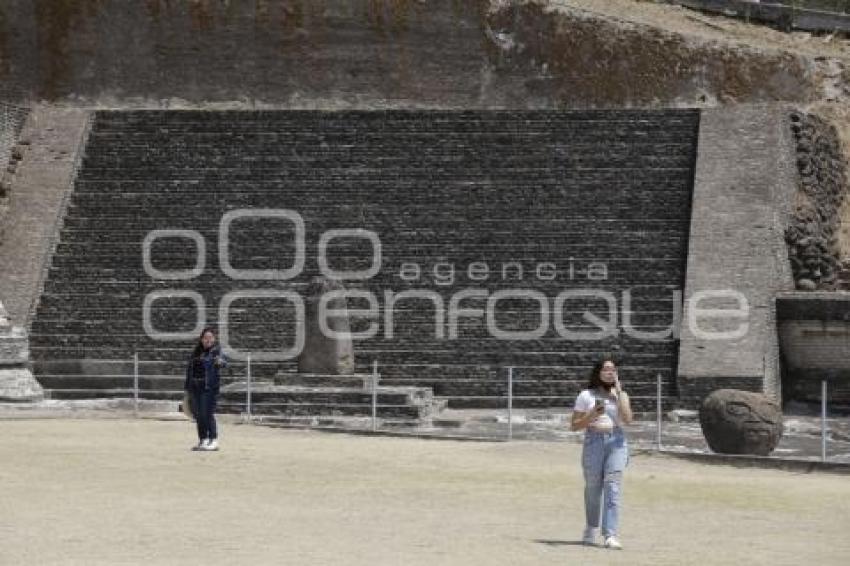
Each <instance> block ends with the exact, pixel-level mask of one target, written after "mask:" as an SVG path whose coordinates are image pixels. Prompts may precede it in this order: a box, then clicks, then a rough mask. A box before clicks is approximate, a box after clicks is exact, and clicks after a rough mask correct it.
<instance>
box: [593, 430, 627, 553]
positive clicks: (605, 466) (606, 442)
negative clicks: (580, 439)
mask: <svg viewBox="0 0 850 566" xmlns="http://www.w3.org/2000/svg"><path fill="white" fill-rule="evenodd" d="M628 461H629V447H628V444H627V442H626V437H625V435H624V434H623V429H621V428H619V427H618V428H615V429H614V430H613V432H604V433H603V432H596V431H594V430H587V431H586V432H585V434H584V448H583V450H582V454H581V465H582V468H583V469H584V511H585V517H586V520H587V527H588V528H599V519H600V511H603V510H604V512H602V513H601V515H602V536H605V537H609V536H614V535H616V534H617V525H618V523H619V520H620V507H621V492H622V485H623V470H625V469H626V465H627V464H628Z"/></svg>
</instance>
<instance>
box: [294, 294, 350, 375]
mask: <svg viewBox="0 0 850 566" xmlns="http://www.w3.org/2000/svg"><path fill="white" fill-rule="evenodd" d="M343 289H345V287H344V286H343V285H342V283H340V282H339V281H334V280H331V279H328V278H326V277H316V278H315V279H313V282H312V283H311V284H310V287H309V288H308V291H307V309H306V321H305V324H304V326H305V337H304V349H303V350H302V352H301V355H300V356H299V357H298V371H299V372H300V373H314V374H325V375H349V374H353V373H354V348H353V346H352V344H351V337H350V336H346V337H344V338H330V337H328V336H325V334H324V333H323V332H322V329H321V327H320V326H319V302H320V299H321V298H322V295H324V294H325V293H329V292H331V291H338V290H343ZM327 309H328V311H329V312H330V311H331V310H333V311H336V316H329V317H327V326H328V328H329V329H330V330H333V331H335V332H350V331H351V327H350V325H349V321H348V311H347V306H346V301H345V297H335V298H333V299H331V300H330V301H328V303H327Z"/></svg>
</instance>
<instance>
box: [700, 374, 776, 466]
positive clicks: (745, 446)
mask: <svg viewBox="0 0 850 566" xmlns="http://www.w3.org/2000/svg"><path fill="white" fill-rule="evenodd" d="M699 422H700V425H701V426H702V434H703V436H705V440H706V442H708V446H709V447H710V448H711V449H712V450H713V451H714V452H719V453H722V454H756V455H759V456H767V455H768V454H770V453H771V452H772V451H773V449H774V448H776V445H777V444H779V439H780V438H781V437H782V409H781V408H780V406H779V404H778V403H777V402H776V401H774V400H772V399H770V398H769V397H767V396H766V395H762V394H761V393H751V392H749V391H739V390H737V389H718V390H717V391H714V392H713V393H711V395H709V396H708V397H706V398H705V399H704V400H703V402H702V406H700V410H699Z"/></svg>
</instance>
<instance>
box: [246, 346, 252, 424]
mask: <svg viewBox="0 0 850 566" xmlns="http://www.w3.org/2000/svg"><path fill="white" fill-rule="evenodd" d="M247 372H248V388H247V391H246V392H245V412H246V413H248V421H249V422H250V421H251V352H248V368H247Z"/></svg>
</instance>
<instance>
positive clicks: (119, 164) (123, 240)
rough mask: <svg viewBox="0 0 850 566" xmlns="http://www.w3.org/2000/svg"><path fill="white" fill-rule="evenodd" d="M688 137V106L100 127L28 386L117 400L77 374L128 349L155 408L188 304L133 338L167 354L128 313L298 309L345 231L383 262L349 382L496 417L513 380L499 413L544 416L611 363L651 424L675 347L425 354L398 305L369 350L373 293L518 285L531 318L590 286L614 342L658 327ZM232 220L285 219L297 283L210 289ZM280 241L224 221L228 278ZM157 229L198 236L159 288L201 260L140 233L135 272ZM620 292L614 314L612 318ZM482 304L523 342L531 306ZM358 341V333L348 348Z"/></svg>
mask: <svg viewBox="0 0 850 566" xmlns="http://www.w3.org/2000/svg"><path fill="white" fill-rule="evenodd" d="M698 123H699V114H698V112H696V111H688V110H658V111H655V110H653V111H650V110H618V111H576V112H548V111H493V112H491V111H474V112H473V111H469V112H453V111H388V112H365V111H363V112H361V111H350V112H314V111H257V112H237V111H232V112H205V111H132V112H119V111H110V112H98V113H96V115H95V117H94V120H93V123H92V128H91V133H90V135H89V139H88V145H87V147H86V152H85V158H84V160H83V162H82V167H81V169H80V172H79V175H78V178H77V180H76V183H75V186H74V191H73V194H72V197H71V199H70V202H69V206H68V210H67V215H66V217H65V218H64V224H63V228H62V232H61V238H60V242H59V244H58V246H57V249H56V253H55V254H54V256H53V258H52V263H51V267H50V270H49V274H48V278H47V281H46V282H45V286H44V291H43V293H42V295H41V297H40V302H39V305H38V309H37V312H36V316H35V319H34V320H33V322H32V327H31V338H30V340H31V343H30V348H31V355H32V358H33V359H34V360H36V362H37V363H36V364H35V373H36V376H37V377H38V379H39V380H40V381H41V382H42V383H43V384H44V385H45V387H46V388H47V389H48V391H49V392H50V393H51V394H52V395H54V396H64V395H78V394H79V395H85V394H86V393H84V392H85V391H91V392H92V393H91V394H92V395H94V394H95V393H94V391H95V390H101V392H109V391H111V392H113V393H114V392H115V391H120V390H126V383H127V381H126V379H125V378H121V379H119V378H118V377H117V373H120V372H117V373H115V374H110V373H108V372H107V373H103V374H102V375H100V377H96V376H95V374H93V373H91V372H90V371H88V370H85V371H78V368H79V367H82V366H85V365H86V364H88V365H92V364H96V363H97V361H98V360H121V362H120V363H123V364H126V363H128V360H131V359H132V356H133V354H134V353H137V354H138V355H139V359H140V360H143V361H144V362H145V364H144V365H145V368H146V370H145V371H146V372H148V373H149V374H150V379H149V383H150V386H151V391H152V392H153V391H163V393H162V395H165V393H164V391H166V389H169V388H172V385H168V386H167V388H166V384H167V383H171V382H169V381H168V380H169V379H170V376H175V375H182V360H184V359H185V356H186V354H187V352H188V350H189V348H190V347H191V343H192V339H190V338H188V336H189V335H190V334H191V331H192V329H193V328H194V327H195V326H196V325H195V323H196V306H195V305H194V304H193V303H192V301H191V300H188V299H186V298H182V299H181V298H172V299H162V298H161V299H158V300H157V301H156V302H155V303H154V307H153V308H152V309H151V311H150V312H151V316H150V323H151V325H152V326H153V328H155V329H156V331H158V332H184V333H185V334H186V336H187V338H186V339H183V340H170V341H162V340H157V339H154V338H152V337H151V336H149V335H148V333H146V331H145V329H144V326H143V304H144V302H145V298H146V296H149V294H150V293H151V292H154V291H165V290H168V289H176V290H180V291H183V292H194V293H198V294H199V295H200V297H201V300H202V301H203V303H204V306H205V309H206V322H208V323H213V324H218V325H222V324H224V323H225V321H221V320H219V314H220V313H219V308H220V307H221V305H222V300H223V298H225V297H226V296H227V294H228V293H231V292H233V291H256V290H266V291H268V290H274V291H277V292H280V291H294V292H295V293H303V291H304V290H305V289H306V287H307V286H308V284H309V281H310V280H311V279H312V277H314V276H316V275H318V274H319V262H318V252H317V250H318V249H319V245H320V238H321V236H322V234H324V233H326V232H327V231H328V230H333V229H349V230H357V229H365V230H370V231H373V232H375V233H376V234H377V236H378V237H379V239H380V243H381V264H380V266H379V269H378V271H377V272H376V273H375V274H374V275H372V276H371V277H369V278H367V279H365V280H361V281H347V282H346V285H347V287H348V288H350V289H355V290H360V291H369V292H372V293H373V294H374V296H375V297H376V299H377V309H376V312H375V313H374V314H375V315H376V316H375V317H374V318H375V323H376V324H378V326H379V332H378V333H377V334H376V335H375V336H374V337H371V338H368V339H365V340H358V341H356V342H355V352H356V366H357V371H358V372H361V373H365V372H367V371H369V368H370V367H371V364H372V362H373V361H375V360H377V361H378V362H379V364H380V368H381V370H380V373H381V384H382V386H393V387H415V388H422V387H424V388H430V389H431V390H432V391H433V394H434V395H435V396H436V398H438V399H440V400H445V401H447V402H448V405H449V406H450V407H454V408H464V407H483V408H496V407H504V406H505V404H506V394H507V370H506V368H507V367H508V366H512V367H514V368H515V369H514V391H513V399H514V405H515V406H517V407H552V406H561V407H563V406H569V405H571V404H572V401H573V399H574V397H575V395H576V394H577V392H578V390H579V389H580V388H581V387H582V386H583V384H584V383H585V381H586V376H587V372H588V370H589V368H590V366H591V365H592V363H593V362H594V361H595V360H596V359H597V357H598V356H599V355H601V353H603V352H606V351H611V350H613V351H615V352H616V353H618V355H620V356H621V358H622V369H621V375H622V377H623V379H624V382H625V383H626V384H627V387H628V389H629V390H630V391H631V393H632V396H633V399H634V402H635V405H636V408H637V409H638V410H648V409H649V408H651V407H654V399H655V391H656V376H657V375H659V374H660V375H661V377H662V380H663V390H664V396H665V399H666V402H667V403H668V404H673V403H675V389H674V375H675V367H676V354H677V348H676V344H677V342H676V340H675V339H674V338H672V337H670V338H665V339H663V340H658V341H647V340H645V339H641V338H636V337H631V336H628V335H626V334H624V333H622V332H620V333H619V334H618V335H617V336H612V337H609V338H604V339H596V340H573V339H566V338H564V337H562V336H560V335H559V334H558V332H557V331H556V328H555V326H554V322H553V320H552V317H551V314H550V315H549V317H548V320H547V328H546V331H545V333H543V334H542V335H540V336H538V337H536V338H534V339H529V340H515V339H514V340H505V339H497V338H495V337H493V336H492V332H491V331H490V330H488V328H487V324H486V321H485V318H486V317H483V316H474V315H473V316H461V317H460V318H459V320H458V323H457V334H458V335H457V337H449V335H448V333H446V336H445V337H442V338H441V337H438V336H437V335H436V332H435V327H436V324H435V319H436V318H437V317H436V311H435V308H434V306H433V303H432V299H433V297H432V299H429V300H424V299H417V300H400V301H399V302H398V303H397V304H396V305H395V310H394V316H393V320H394V332H393V336H392V337H389V336H387V332H386V330H387V329H386V320H385V315H386V306H387V304H388V301H387V299H386V297H385V295H384V292H385V291H392V292H394V293H400V292H403V291H410V290H424V291H428V292H431V293H433V295H434V296H436V297H437V299H436V300H441V301H443V305H444V307H445V308H446V309H447V310H448V308H449V306H450V304H451V301H452V300H453V298H454V299H457V296H458V294H459V293H464V292H466V291H467V290H469V289H478V290H481V292H482V293H483V295H482V296H483V298H480V297H479V298H468V297H467V298H465V299H463V300H461V301H460V302H459V303H458V304H459V306H460V307H461V308H465V309H476V308H477V309H481V308H483V307H484V306H485V305H486V304H487V298H488V297H492V296H493V295H494V294H495V293H497V292H499V291H511V290H516V289H526V290H528V291H529V292H532V293H534V294H535V295H534V296H535V297H544V298H545V300H546V301H547V302H548V305H549V306H550V308H551V307H552V305H553V301H554V300H555V297H556V296H557V295H558V294H559V293H562V292H564V291H570V290H572V291H580V290H586V289H596V290H599V291H600V292H602V291H604V292H608V293H611V294H612V295H613V297H614V300H615V301H616V307H617V310H618V313H617V314H618V317H619V318H618V324H619V325H622V323H623V320H622V315H623V314H624V312H625V311H626V310H627V311H628V312H629V313H630V314H631V315H632V317H633V324H634V326H635V327H636V328H637V329H639V330H643V331H654V330H661V329H664V328H666V327H668V326H670V325H671V323H672V320H673V306H674V305H673V303H674V296H673V291H674V290H675V289H681V287H682V286H683V281H684V270H685V261H686V251H687V238H688V226H689V219H690V202H691V190H692V183H693V169H694V161H695V152H696V134H697V129H698ZM240 209H251V210H257V209H287V210H290V211H294V212H296V213H297V214H298V215H299V216H300V218H302V219H303V222H304V227H305V230H304V234H305V236H304V250H305V263H304V267H303V269H301V270H300V273H299V274H298V275H296V276H295V277H292V278H291V279H287V280H277V281H270V280H258V279H251V280H238V279H233V278H231V277H229V276H228V275H227V274H225V273H223V270H222V261H221V260H222V258H221V257H220V250H219V245H220V242H219V241H218V238H219V229H220V223H221V220H222V217H223V215H225V214H226V213H228V212H232V211H236V210H240ZM293 226H294V225H293V223H292V222H290V221H288V220H286V219H268V218H264V219H256V218H255V219H242V220H239V221H237V222H234V223H233V224H231V230H230V237H229V241H228V243H227V249H228V255H229V258H230V263H231V265H232V267H233V268H235V269H240V270H249V269H256V270H260V269H279V270H280V269H286V268H288V267H290V266H292V265H293V258H294V251H295V249H296V246H295V245H294V243H293V242H294V241H295V240H296V238H295V235H294V228H293ZM173 229H183V230H193V231H195V232H196V233H197V235H198V236H199V237H200V238H201V239H203V242H204V246H205V254H204V257H203V262H202V263H203V264H204V265H203V269H202V270H201V271H202V272H201V273H199V274H198V275H197V276H193V277H189V278H187V279H179V280H169V279H165V278H162V277H160V276H158V275H159V274H161V273H162V272H174V271H183V272H184V275H185V274H186V272H188V271H191V270H192V269H193V268H195V267H197V266H198V265H199V262H198V259H199V258H198V257H197V243H196V242H195V241H193V240H190V239H187V238H185V237H183V238H177V237H162V238H158V239H156V240H155V241H154V242H153V244H151V246H150V260H151V265H152V266H153V267H154V269H155V270H156V271H155V272H154V274H153V276H152V275H151V273H150V270H148V271H149V272H146V271H145V269H144V265H143V252H142V250H143V242H144V241H145V237H146V235H148V234H149V233H150V232H151V231H152V230H173ZM326 250H327V254H326V259H327V263H328V265H329V266H331V267H332V268H333V269H336V270H367V269H368V268H369V267H370V265H371V260H370V258H371V256H372V251H373V249H372V246H371V244H370V243H369V242H368V241H367V240H365V239H363V238H356V237H341V238H338V239H335V240H333V241H331V242H330V243H329V244H328V245H327V248H326ZM594 262H595V263H597V264H600V263H601V264H604V265H605V266H606V268H607V273H606V277H605V278H604V280H599V281H594V280H591V278H592V277H593V276H594V275H599V273H598V271H596V272H594V267H593V265H592V264H594ZM414 266H415V267H416V269H414ZM517 266H519V267H517ZM520 267H521V269H522V273H521V274H520V273H519V268H520ZM417 269H418V273H417ZM452 269H453V271H452ZM485 272H486V277H485V276H483V275H482V274H484V273H485ZM416 274H418V277H414V276H413V275H416ZM627 290H628V291H630V292H631V307H630V308H629V309H624V300H623V293H624V292H625V291H627ZM350 305H351V306H350V308H354V307H356V308H363V307H364V306H365V303H364V302H362V301H360V300H359V299H357V300H355V299H350ZM231 307H232V308H231V309H230V313H229V319H228V320H227V321H226V325H227V330H228V334H229V336H230V346H231V347H233V348H235V349H237V350H239V351H242V352H248V351H251V352H260V351H271V350H279V349H281V348H286V347H288V346H290V345H292V344H293V343H294V341H295V339H294V337H295V333H296V328H295V325H294V324H293V322H292V321H293V314H294V310H293V306H292V304H291V303H290V302H288V301H285V300H277V299H264V298H243V299H238V300H235V301H234V302H233V303H231ZM497 307H498V308H497V309H496V310H495V315H494V317H493V319H494V321H495V323H496V325H497V326H498V327H499V328H500V329H503V330H531V329H534V328H536V327H537V325H538V323H539V322H540V319H541V315H540V306H539V304H537V302H536V300H534V299H515V298H504V299H502V300H500V301H499V302H498V304H497ZM585 311H590V312H592V313H594V314H596V315H597V316H600V317H602V318H607V314H606V313H607V312H608V311H607V305H606V304H605V303H604V301H602V300H600V299H589V298H576V299H573V300H570V301H568V302H567V303H566V306H565V308H564V309H563V319H564V325H565V327H566V328H568V329H572V330H585V331H591V330H598V329H597V328H596V327H595V326H593V325H592V324H591V323H589V322H587V320H585V319H583V318H582V316H583V313H584V312H585ZM467 314H468V313H467ZM446 322H448V319H447V321H446ZM367 326H368V321H364V320H362V319H361V320H355V321H354V328H353V330H354V331H360V330H363V329H365V328H366V327H367ZM240 363H242V364H244V362H239V361H237V362H235V364H234V368H233V369H232V375H234V376H237V378H236V379H238V376H241V375H244V367H242V366H240ZM74 364H77V366H75V365H74ZM104 365H108V364H104ZM294 366H295V362H294V359H292V360H287V361H277V362H262V361H256V362H255V363H254V364H253V366H252V368H253V371H254V375H255V376H256V377H257V378H258V379H262V378H267V379H274V377H275V376H276V375H277V374H278V373H279V372H286V373H293V372H294ZM75 368H76V369H75ZM122 375H125V374H122ZM86 379H88V381H86ZM107 385H108V386H107ZM160 385H161V386H162V387H163V389H161V390H160V389H154V387H158V386H160ZM169 390H170V389H169ZM71 392H78V393H71ZM104 394H105V393H104ZM152 394H153V393H152ZM156 395H160V393H156Z"/></svg>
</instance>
